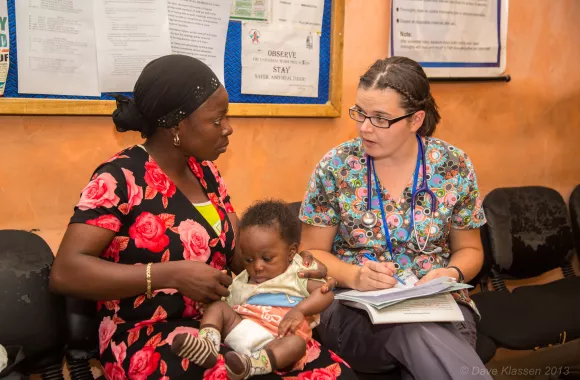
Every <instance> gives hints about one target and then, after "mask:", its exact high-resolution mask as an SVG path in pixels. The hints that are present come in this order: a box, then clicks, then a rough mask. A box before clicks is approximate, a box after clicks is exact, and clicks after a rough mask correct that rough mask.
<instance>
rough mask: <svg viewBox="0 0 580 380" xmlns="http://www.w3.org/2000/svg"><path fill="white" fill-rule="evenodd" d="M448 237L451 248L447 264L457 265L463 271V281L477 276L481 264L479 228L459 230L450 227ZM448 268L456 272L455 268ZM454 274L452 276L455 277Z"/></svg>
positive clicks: (481, 248) (481, 251) (481, 249)
mask: <svg viewBox="0 0 580 380" xmlns="http://www.w3.org/2000/svg"><path fill="white" fill-rule="evenodd" d="M449 239H450V242H449V243H450V248H451V258H450V260H449V265H453V266H456V267H458V268H459V269H460V270H461V272H463V276H464V277H465V279H464V281H465V282H469V281H471V280H472V279H473V278H475V276H477V274H478V273H479V271H480V270H481V267H482V266H483V246H482V245H481V237H480V229H479V228H475V229H469V230H459V229H455V228H452V229H451V232H450V233H449ZM449 269H450V270H452V271H454V272H455V274H457V271H456V270H455V269H453V268H449ZM455 274H454V275H453V277H455V278H457V277H456V275H455ZM457 275H458V274H457Z"/></svg>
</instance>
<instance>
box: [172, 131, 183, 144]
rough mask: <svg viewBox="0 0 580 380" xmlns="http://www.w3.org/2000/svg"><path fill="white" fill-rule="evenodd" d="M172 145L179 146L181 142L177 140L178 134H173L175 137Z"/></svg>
mask: <svg viewBox="0 0 580 380" xmlns="http://www.w3.org/2000/svg"><path fill="white" fill-rule="evenodd" d="M173 145H175V146H179V145H181V140H179V134H177V132H176V133H175V137H173Z"/></svg>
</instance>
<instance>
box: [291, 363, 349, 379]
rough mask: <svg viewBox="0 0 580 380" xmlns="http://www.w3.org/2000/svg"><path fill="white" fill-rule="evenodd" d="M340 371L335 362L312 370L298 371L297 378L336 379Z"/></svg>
mask: <svg viewBox="0 0 580 380" xmlns="http://www.w3.org/2000/svg"><path fill="white" fill-rule="evenodd" d="M340 372H341V370H340V365H339V364H338V363H336V364H332V365H330V366H328V367H326V368H316V369H315V370H313V371H306V372H302V373H299V374H298V378H297V380H336V378H337V377H338V376H340Z"/></svg>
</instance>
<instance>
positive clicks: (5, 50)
mask: <svg viewBox="0 0 580 380" xmlns="http://www.w3.org/2000/svg"><path fill="white" fill-rule="evenodd" d="M7 1H8V0H0V96H2V95H4V88H6V78H8V69H9V68H10V31H9V29H8V3H7Z"/></svg>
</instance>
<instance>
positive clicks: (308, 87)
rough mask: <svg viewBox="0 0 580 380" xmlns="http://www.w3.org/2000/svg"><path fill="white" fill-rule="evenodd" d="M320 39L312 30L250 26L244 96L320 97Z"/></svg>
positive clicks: (247, 28)
mask: <svg viewBox="0 0 580 380" xmlns="http://www.w3.org/2000/svg"><path fill="white" fill-rule="evenodd" d="M319 56H320V37H319V36H318V35H317V34H315V33H312V32H310V31H308V30H293V29H292V28H287V27H284V26H279V25H265V24H258V23H253V24H252V23H246V24H244V25H243V28H242V94H258V95H280V96H303V97H318V72H319V66H320V62H319Z"/></svg>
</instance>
